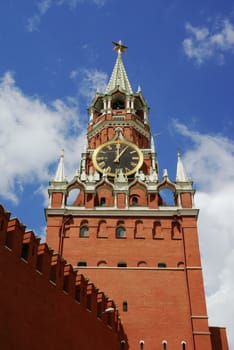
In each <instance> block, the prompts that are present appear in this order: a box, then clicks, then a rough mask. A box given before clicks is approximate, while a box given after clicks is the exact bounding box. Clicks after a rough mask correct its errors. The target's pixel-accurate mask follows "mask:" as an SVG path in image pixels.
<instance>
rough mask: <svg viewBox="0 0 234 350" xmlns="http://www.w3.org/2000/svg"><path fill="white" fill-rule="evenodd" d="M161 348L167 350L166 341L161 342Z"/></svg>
mask: <svg viewBox="0 0 234 350" xmlns="http://www.w3.org/2000/svg"><path fill="white" fill-rule="evenodd" d="M162 346H163V347H162V348H163V350H167V341H166V340H163V342H162Z"/></svg>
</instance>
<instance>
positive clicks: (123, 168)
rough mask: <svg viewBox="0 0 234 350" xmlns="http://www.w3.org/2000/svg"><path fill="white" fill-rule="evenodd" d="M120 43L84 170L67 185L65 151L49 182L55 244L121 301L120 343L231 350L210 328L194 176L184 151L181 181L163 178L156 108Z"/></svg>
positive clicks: (154, 348)
mask: <svg viewBox="0 0 234 350" xmlns="http://www.w3.org/2000/svg"><path fill="white" fill-rule="evenodd" d="M114 48H115V50H116V51H117V60H116V63H115V66H114V68H113V72H112V74H111V77H110V79H109V82H108V84H107V87H106V91H105V93H96V95H95V96H94V98H93V101H92V102H91V105H90V107H89V123H88V127H87V145H86V148H85V150H84V152H83V153H82V155H81V163H80V167H79V170H77V171H76V173H75V175H74V178H73V179H72V180H71V181H68V180H67V179H66V177H65V176H64V155H63V154H62V155H61V158H60V162H59V164H58V168H57V172H56V175H55V177H54V178H53V179H52V180H51V182H50V186H49V205H48V208H47V209H46V219H47V238H46V240H47V243H48V245H49V246H51V247H53V248H54V249H57V251H58V252H59V254H61V255H62V256H63V258H64V259H66V260H67V261H69V263H72V264H73V266H76V268H77V269H79V270H80V271H81V270H82V273H83V275H84V276H86V277H87V278H88V279H89V280H91V281H92V282H93V283H94V284H95V285H96V286H97V287H98V288H99V289H101V290H102V291H103V292H104V293H105V294H106V295H108V296H109V298H112V299H113V300H114V302H115V304H116V306H117V308H118V312H119V317H120V320H121V323H122V326H123V329H124V332H125V334H126V336H125V337H124V338H123V339H122V340H121V342H120V349H122V350H124V349H125V350H127V349H131V350H137V349H145V350H148V349H149V350H170V349H173V350H218V349H220V350H221V349H222V350H228V346H227V343H226V333H225V329H223V328H218V327H209V325H208V316H207V310H206V302H205V294H204V287H203V279H202V267H201V261H200V252H199V245H198V233H197V218H198V209H197V208H196V207H195V205H194V199H193V198H194V189H193V186H192V182H191V181H190V180H189V179H188V178H187V176H186V173H185V171H184V167H183V164H182V160H181V157H180V154H178V161H177V170H176V178H175V181H172V180H171V179H170V178H169V176H168V173H167V171H166V170H164V172H163V176H162V178H160V175H159V173H158V163H157V154H156V150H155V145H154V140H153V137H152V136H151V130H150V124H149V118H148V114H149V107H148V105H147V103H146V100H145V99H144V96H143V94H142V91H141V89H140V88H138V90H137V91H136V92H133V90H132V87H131V84H130V82H129V79H128V76H127V73H126V71H125V68H124V65H123V61H122V54H123V53H124V52H125V50H126V49H127V47H126V46H124V45H123V44H122V42H121V41H119V42H117V43H114ZM165 192H168V193H169V194H170V196H171V198H173V202H168V201H167V200H168V196H165ZM73 194H75V195H76V196H75V197H74V201H73V202H72V203H71V202H70V199H69V198H73ZM89 336H92V329H91V330H90V335H89ZM217 339H219V342H220V343H218V340H217ZM217 344H218V345H217ZM219 344H221V346H222V347H220V346H219ZM107 348H108V344H107Z"/></svg>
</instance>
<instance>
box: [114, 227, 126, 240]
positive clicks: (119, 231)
mask: <svg viewBox="0 0 234 350" xmlns="http://www.w3.org/2000/svg"><path fill="white" fill-rule="evenodd" d="M125 237H126V234H125V228H124V227H123V226H118V227H117V229H116V238H125Z"/></svg>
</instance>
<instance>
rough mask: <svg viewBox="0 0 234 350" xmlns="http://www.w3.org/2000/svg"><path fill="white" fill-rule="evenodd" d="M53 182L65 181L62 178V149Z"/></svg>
mask: <svg viewBox="0 0 234 350" xmlns="http://www.w3.org/2000/svg"><path fill="white" fill-rule="evenodd" d="M54 181H56V182H64V181H66V178H65V176H64V149H62V151H61V156H60V160H59V164H58V167H57V171H56V174H55V177H54Z"/></svg>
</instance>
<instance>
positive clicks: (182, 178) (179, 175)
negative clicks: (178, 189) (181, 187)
mask: <svg viewBox="0 0 234 350" xmlns="http://www.w3.org/2000/svg"><path fill="white" fill-rule="evenodd" d="M177 156H178V160H177V170H176V182H188V181H189V179H188V177H187V176H186V173H185V170H184V166H183V163H182V160H181V156H180V152H178V154H177Z"/></svg>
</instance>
